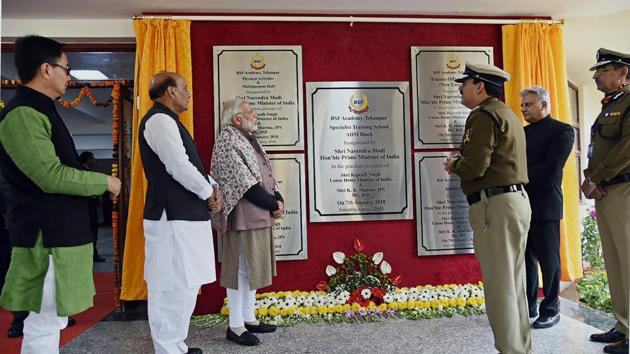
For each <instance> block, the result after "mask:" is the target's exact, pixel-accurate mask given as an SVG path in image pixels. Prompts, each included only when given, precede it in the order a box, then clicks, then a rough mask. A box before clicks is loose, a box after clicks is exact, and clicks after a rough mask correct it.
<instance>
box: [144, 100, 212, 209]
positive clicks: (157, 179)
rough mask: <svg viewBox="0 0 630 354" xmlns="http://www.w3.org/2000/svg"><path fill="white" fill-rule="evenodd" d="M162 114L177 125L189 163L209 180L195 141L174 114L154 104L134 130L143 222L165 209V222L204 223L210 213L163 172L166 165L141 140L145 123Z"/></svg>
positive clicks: (206, 206)
mask: <svg viewBox="0 0 630 354" xmlns="http://www.w3.org/2000/svg"><path fill="white" fill-rule="evenodd" d="M157 113H163V114H166V115H168V116H169V117H171V118H173V120H174V121H175V122H176V123H177V128H178V129H179V134H180V136H181V138H182V142H183V143H184V148H185V149H186V154H187V155H188V159H189V160H190V162H191V163H192V164H193V165H194V166H195V167H196V168H197V170H198V171H199V172H200V173H201V174H202V175H203V176H204V178H205V179H206V180H207V181H209V179H208V174H207V173H206V171H205V169H204V166H203V161H202V160H201V156H199V152H198V151H197V146H196V145H195V142H194V140H193V138H192V136H191V135H190V133H188V130H186V127H184V125H183V124H182V123H181V122H180V121H179V117H178V115H177V113H175V112H173V111H171V110H170V109H168V108H167V107H165V106H164V105H161V104H159V103H155V104H154V106H153V108H151V109H150V110H149V111H148V112H147V114H145V115H144V117H143V118H142V121H141V122H140V128H139V129H138V144H139V146H140V157H141V159H142V167H143V168H144V173H145V175H146V177H147V194H146V201H145V203H144V218H145V219H146V220H160V217H161V216H162V212H163V211H164V210H166V218H167V219H168V220H187V221H205V220H210V211H209V210H208V204H207V203H206V201H204V200H201V199H199V197H198V196H197V195H196V194H195V193H193V192H191V191H189V190H187V189H186V188H184V186H182V185H181V184H179V182H177V181H176V180H175V179H174V178H173V177H172V176H171V175H170V174H169V173H168V172H167V171H166V166H164V164H163V163H162V161H160V158H159V157H158V156H157V154H156V153H155V152H153V150H152V149H151V147H150V146H149V144H148V143H147V140H146V139H145V138H144V129H145V127H146V124H147V121H148V120H149V119H151V117H152V116H153V115H154V114H157Z"/></svg>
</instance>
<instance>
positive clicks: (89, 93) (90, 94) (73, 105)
mask: <svg viewBox="0 0 630 354" xmlns="http://www.w3.org/2000/svg"><path fill="white" fill-rule="evenodd" d="M113 94H114V91H113V90H112V96H110V97H109V98H108V99H107V101H105V102H99V101H97V100H96V97H94V92H92V90H91V89H90V88H89V87H88V86H83V88H82V89H81V91H79V96H77V98H75V99H74V100H72V102H68V101H66V100H64V99H63V98H61V97H59V98H58V99H57V100H58V101H59V104H61V105H62V106H64V107H66V108H76V107H77V106H78V105H79V103H81V100H82V99H83V97H84V96H85V95H87V96H88V99H89V100H90V102H92V104H93V105H95V106H96V107H109V105H111V104H112V101H113Z"/></svg>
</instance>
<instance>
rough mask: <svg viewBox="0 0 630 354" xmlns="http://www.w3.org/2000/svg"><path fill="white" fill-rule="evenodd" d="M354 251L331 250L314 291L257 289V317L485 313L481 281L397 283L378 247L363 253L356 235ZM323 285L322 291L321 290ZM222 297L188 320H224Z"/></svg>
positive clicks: (285, 321) (206, 323)
mask: <svg viewBox="0 0 630 354" xmlns="http://www.w3.org/2000/svg"><path fill="white" fill-rule="evenodd" d="M354 249H355V250H356V251H357V253H356V254H354V255H352V256H350V257H346V256H345V255H344V254H343V253H342V252H334V253H333V259H334V261H335V262H336V263H337V264H340V266H339V267H338V268H335V267H333V266H330V265H329V266H327V267H326V274H327V275H328V276H329V277H330V279H329V282H328V283H326V282H325V281H324V282H319V283H318V284H317V288H318V289H319V291H308V292H307V291H299V290H296V291H280V292H269V293H264V294H256V304H255V311H256V316H257V318H258V319H259V320H261V321H264V322H268V323H274V324H277V325H280V326H289V325H293V324H296V323H299V322H309V323H312V322H320V321H324V322H328V323H338V322H352V321H370V322H371V321H379V320H381V319H386V318H405V319H410V320H418V319H428V318H435V317H444V316H448V317H450V316H453V315H454V314H456V313H457V314H460V315H463V316H470V315H475V314H483V313H485V299H484V295H483V284H482V283H481V282H479V283H477V284H463V285H462V284H449V285H439V286H432V285H424V286H416V287H411V288H407V287H403V288H398V287H397V285H399V283H400V276H397V277H396V278H395V279H394V280H391V279H389V276H388V275H387V274H390V273H391V265H389V263H387V262H386V261H385V260H383V253H382V252H377V253H375V254H374V255H373V256H372V257H368V256H367V255H365V254H364V253H362V252H361V251H363V245H362V244H361V241H359V240H358V239H356V240H355V241H354ZM324 290H327V291H324ZM228 305H229V304H228V303H227V298H226V299H224V302H223V307H222V308H221V311H220V313H218V314H210V315H205V316H196V317H193V320H192V322H191V323H192V324H194V325H197V326H201V327H218V326H221V325H225V324H226V323H227V322H228V321H229V318H228V314H229V308H228Z"/></svg>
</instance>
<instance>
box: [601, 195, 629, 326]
mask: <svg viewBox="0 0 630 354" xmlns="http://www.w3.org/2000/svg"><path fill="white" fill-rule="evenodd" d="M595 210H597V227H598V228H599V234H600V236H601V238H602V250H603V252H604V262H605V263H606V272H607V273H608V287H609V288H610V298H611V300H612V307H613V314H614V316H615V319H616V320H617V323H616V324H615V328H616V329H617V330H618V331H620V332H623V333H624V334H625V335H626V336H628V307H629V306H630V292H629V291H628V288H629V284H628V282H630V218H628V212H629V210H630V183H620V184H615V185H612V186H609V187H607V188H606V196H605V197H604V198H603V199H602V200H599V201H596V202H595Z"/></svg>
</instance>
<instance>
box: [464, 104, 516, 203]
mask: <svg viewBox="0 0 630 354" xmlns="http://www.w3.org/2000/svg"><path fill="white" fill-rule="evenodd" d="M460 150H461V155H462V157H461V158H460V159H459V160H457V161H456V163H455V166H454V168H453V172H454V173H455V174H456V175H457V176H459V177H460V179H461V185H462V191H463V192H464V194H466V195H471V194H473V193H475V192H479V191H481V190H483V189H486V188H491V187H501V186H508V185H512V184H521V183H522V184H526V183H527V182H528V179H527V152H526V149H525V131H524V130H523V125H522V124H521V122H520V121H519V119H518V117H517V116H516V115H515V114H514V112H512V110H511V109H510V107H508V106H507V105H506V104H505V103H503V102H501V101H499V100H498V99H497V98H495V97H489V98H487V99H485V100H484V101H483V102H481V103H480V104H479V106H478V107H476V108H475V109H473V110H472V111H471V112H470V115H468V119H467V120H466V127H465V130H464V137H463V139H462V145H461V147H460Z"/></svg>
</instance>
